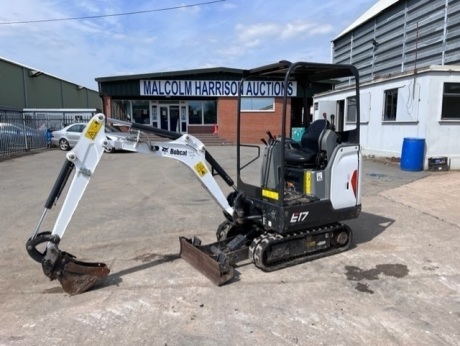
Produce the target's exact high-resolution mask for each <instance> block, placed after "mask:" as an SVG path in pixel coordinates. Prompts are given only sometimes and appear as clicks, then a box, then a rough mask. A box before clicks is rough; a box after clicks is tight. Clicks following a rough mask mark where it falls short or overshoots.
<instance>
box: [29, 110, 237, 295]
mask: <svg viewBox="0 0 460 346" xmlns="http://www.w3.org/2000/svg"><path fill="white" fill-rule="evenodd" d="M105 120H106V119H105V116H104V115H103V114H100V113H99V114H96V115H95V116H94V117H93V118H92V119H91V121H90V122H89V123H88V125H87V126H86V128H85V130H84V131H83V133H82V136H81V138H80V140H79V141H78V143H77V144H76V145H75V147H74V148H73V149H72V150H71V151H69V152H68V153H67V155H66V160H65V162H64V164H63V166H62V169H61V171H60V173H59V176H58V178H57V180H56V182H55V184H54V186H53V188H52V190H51V192H50V195H49V197H48V199H47V201H46V203H45V208H44V210H43V213H42V215H41V217H40V219H39V221H38V223H37V225H36V227H35V229H34V232H33V234H32V236H31V237H30V238H29V239H28V241H27V243H26V248H27V251H28V253H29V255H30V256H31V257H32V258H33V259H34V260H35V261H37V262H39V263H41V264H42V268H43V272H44V273H45V275H46V276H47V277H49V278H50V279H51V280H54V279H58V280H59V282H60V283H61V285H62V287H63V289H64V290H65V291H66V292H67V293H69V294H71V295H74V294H78V293H82V292H84V291H86V290H88V289H89V288H91V287H92V286H94V285H95V284H96V283H97V282H98V281H99V280H100V279H101V278H103V277H105V276H107V275H108V274H109V272H110V270H109V268H108V267H107V265H105V264H104V263H88V262H81V261H77V260H76V259H75V256H73V255H71V254H69V253H67V252H63V251H61V250H59V247H58V245H59V242H60V240H61V239H62V237H63V235H64V232H65V231H66V229H67V226H68V225H69V222H70V220H71V219H72V216H73V214H74V212H75V210H76V208H77V206H78V203H79V202H80V199H81V197H82V196H83V194H84V192H85V190H86V187H87V186H88V183H89V181H90V179H91V178H92V176H93V174H94V171H95V169H96V167H97V165H98V163H99V162H100V160H101V157H102V155H103V153H104V147H105V146H106V145H108V143H107V137H106V135H105V131H104V128H105ZM113 121H114V120H113ZM114 122H116V121H114ZM120 123H122V122H121V121H120ZM129 125H130V126H131V127H132V128H135V129H138V130H143V131H149V132H153V133H156V134H157V135H160V136H162V137H168V138H169V139H171V141H165V142H162V141H158V142H152V141H149V140H147V141H145V140H142V139H141V136H140V131H138V132H137V136H133V137H128V138H127V140H126V141H124V142H123V144H122V145H123V147H122V148H123V149H124V150H127V151H132V152H138V153H143V154H148V155H152V156H159V157H165V158H172V159H175V160H177V161H180V162H182V163H184V164H185V165H186V166H187V167H189V168H190V170H191V171H192V172H193V173H194V174H195V176H196V177H197V178H198V179H199V180H200V182H201V183H202V185H203V186H204V187H205V188H206V190H207V191H208V192H209V193H210V194H211V196H212V197H213V198H214V199H215V201H216V202H217V203H218V204H219V205H220V206H221V208H222V210H223V211H224V213H225V214H226V215H227V217H229V218H232V217H234V214H235V211H234V209H233V208H232V207H231V206H230V205H229V203H228V201H227V198H226V197H225V196H224V194H223V192H222V190H221V189H220V187H219V186H218V184H217V182H216V180H215V179H214V174H213V172H214V171H216V172H217V174H219V175H220V176H221V177H222V178H223V179H224V181H225V182H226V183H227V184H228V185H229V186H232V187H233V188H235V187H234V185H233V181H232V180H231V178H230V177H229V176H228V175H227V174H226V173H225V171H224V170H223V169H222V167H220V166H219V164H218V163H217V162H216V161H215V160H214V158H213V157H212V156H211V155H210V154H209V153H208V152H207V151H206V148H205V146H204V145H203V143H202V142H201V141H200V140H198V139H197V138H195V137H193V136H191V135H189V134H184V135H181V134H178V133H175V132H169V131H164V130H161V129H154V128H152V127H150V126H146V125H140V124H131V123H129ZM206 162H208V164H210V165H211V169H210V168H208V166H207V165H206ZM73 171H75V173H74V175H73V178H72V182H71V184H70V186H69V189H68V191H67V194H66V198H65V200H64V203H63V205H62V207H61V209H60V211H59V214H58V216H57V218H56V222H55V224H54V227H53V229H52V231H51V232H49V231H48V232H41V231H40V228H41V225H42V223H43V221H44V220H45V217H46V215H47V212H48V210H50V209H51V208H52V207H53V206H54V205H56V203H57V201H58V199H59V197H60V195H61V192H62V191H63V189H64V187H65V186H66V184H67V181H68V180H69V178H70V176H71V174H72V172H73ZM40 244H46V245H45V250H44V251H40V250H38V248H37V247H38V246H39V245H40Z"/></svg>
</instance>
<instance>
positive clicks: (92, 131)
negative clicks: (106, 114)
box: [85, 119, 102, 141]
mask: <svg viewBox="0 0 460 346" xmlns="http://www.w3.org/2000/svg"><path fill="white" fill-rule="evenodd" d="M101 127H102V123H101V122H99V121H97V120H95V119H93V120H91V122H90V124H89V127H88V131H86V133H85V137H86V138H89V139H91V140H92V141H94V139H95V138H96V136H97V134H98V133H99V130H100V129H101Z"/></svg>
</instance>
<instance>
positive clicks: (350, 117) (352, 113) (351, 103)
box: [347, 96, 356, 123]
mask: <svg viewBox="0 0 460 346" xmlns="http://www.w3.org/2000/svg"><path fill="white" fill-rule="evenodd" d="M354 122H356V97H355V96H352V97H347V123H354Z"/></svg>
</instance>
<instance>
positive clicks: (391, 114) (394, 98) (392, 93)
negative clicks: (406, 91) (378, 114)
mask: <svg viewBox="0 0 460 346" xmlns="http://www.w3.org/2000/svg"><path fill="white" fill-rule="evenodd" d="M397 108H398V89H390V90H385V108H384V113H383V120H384V121H388V120H396V109H397Z"/></svg>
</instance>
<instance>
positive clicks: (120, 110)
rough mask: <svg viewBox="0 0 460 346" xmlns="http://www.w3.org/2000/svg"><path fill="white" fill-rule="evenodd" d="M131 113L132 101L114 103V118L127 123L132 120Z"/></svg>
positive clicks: (116, 101)
mask: <svg viewBox="0 0 460 346" xmlns="http://www.w3.org/2000/svg"><path fill="white" fill-rule="evenodd" d="M131 113H132V112H131V101H126V100H113V101H112V118H114V119H120V120H125V121H126V120H129V119H131Z"/></svg>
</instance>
